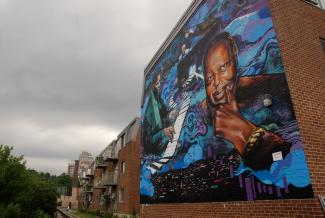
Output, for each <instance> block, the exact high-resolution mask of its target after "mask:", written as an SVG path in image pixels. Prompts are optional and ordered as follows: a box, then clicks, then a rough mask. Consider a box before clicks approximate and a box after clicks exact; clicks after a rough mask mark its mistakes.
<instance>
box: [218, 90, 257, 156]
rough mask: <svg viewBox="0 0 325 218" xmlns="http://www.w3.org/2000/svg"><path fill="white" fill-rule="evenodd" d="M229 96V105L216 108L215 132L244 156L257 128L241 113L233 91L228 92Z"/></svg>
mask: <svg viewBox="0 0 325 218" xmlns="http://www.w3.org/2000/svg"><path fill="white" fill-rule="evenodd" d="M227 96H228V99H229V101H228V103H225V104H220V105H218V106H217V107H216V108H215V109H216V110H215V112H214V120H213V123H214V130H215V133H216V134H217V135H218V136H221V137H223V138H225V139H227V140H228V141H230V142H231V143H233V144H234V146H235V147H236V148H237V150H238V151H239V153H240V154H243V153H244V150H245V145H246V143H247V141H248V139H249V136H250V135H251V134H252V133H253V131H254V130H255V128H256V126H255V125H254V124H252V123H251V122H249V121H248V120H246V119H245V118H244V117H243V116H242V115H241V114H240V113H239V110H238V107H237V103H236V99H235V96H234V95H233V93H232V91H231V90H227Z"/></svg>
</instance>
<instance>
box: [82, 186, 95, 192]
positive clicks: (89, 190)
mask: <svg viewBox="0 0 325 218" xmlns="http://www.w3.org/2000/svg"><path fill="white" fill-rule="evenodd" d="M84 191H85V192H93V191H94V189H93V187H88V186H86V187H84Z"/></svg>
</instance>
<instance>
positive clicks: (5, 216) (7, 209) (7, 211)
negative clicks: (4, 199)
mask: <svg viewBox="0 0 325 218" xmlns="http://www.w3.org/2000/svg"><path fill="white" fill-rule="evenodd" d="M0 217H2V218H12V217H20V206H19V205H18V204H12V203H10V204H9V205H7V206H0Z"/></svg>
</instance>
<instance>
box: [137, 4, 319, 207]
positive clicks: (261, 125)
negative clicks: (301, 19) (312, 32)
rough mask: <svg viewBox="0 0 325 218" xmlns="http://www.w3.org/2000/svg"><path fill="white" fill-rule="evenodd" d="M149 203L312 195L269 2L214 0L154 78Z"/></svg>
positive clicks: (145, 177)
mask: <svg viewBox="0 0 325 218" xmlns="http://www.w3.org/2000/svg"><path fill="white" fill-rule="evenodd" d="M144 86H145V87H144V93H143V102H142V108H141V125H142V142H141V144H142V147H141V172H140V194H141V203H142V204H151V203H171V202H207V201H233V200H249V201H251V200H262V199H287V198H311V197H313V191H312V187H311V184H310V177H309V171H308V169H307V166H306V161H305V156H304V151H303V145H302V141H301V137H300V133H299V129H298V126H297V121H296V118H295V114H294V111H293V107H292V103H291V98H290V94H289V89H288V85H287V81H286V78H285V74H284V67H283V63H282V59H281V55H280V49H279V45H278V42H277V39H276V34H275V32H274V28H273V24H272V20H271V16H270V11H269V8H268V6H267V1H266V0H206V1H204V2H203V3H202V4H201V5H200V6H199V8H198V9H197V10H196V12H195V13H194V14H193V15H192V17H191V18H190V19H189V20H188V21H187V23H186V24H185V25H184V27H183V28H182V30H181V31H180V33H179V34H178V35H177V36H176V37H175V39H174V40H173V42H172V43H171V45H170V46H169V47H168V49H166V51H165V52H164V53H163V55H162V56H161V57H160V59H159V60H158V61H157V63H156V64H155V66H154V67H153V68H152V69H151V71H150V72H149V73H148V74H147V75H146V78H145V83H144Z"/></svg>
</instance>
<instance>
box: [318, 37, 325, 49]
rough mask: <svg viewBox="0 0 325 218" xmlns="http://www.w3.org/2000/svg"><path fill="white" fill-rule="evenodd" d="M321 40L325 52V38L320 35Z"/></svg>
mask: <svg viewBox="0 0 325 218" xmlns="http://www.w3.org/2000/svg"><path fill="white" fill-rule="evenodd" d="M319 40H320V44H321V46H322V48H323V51H324V52H325V38H322V37H319Z"/></svg>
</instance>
